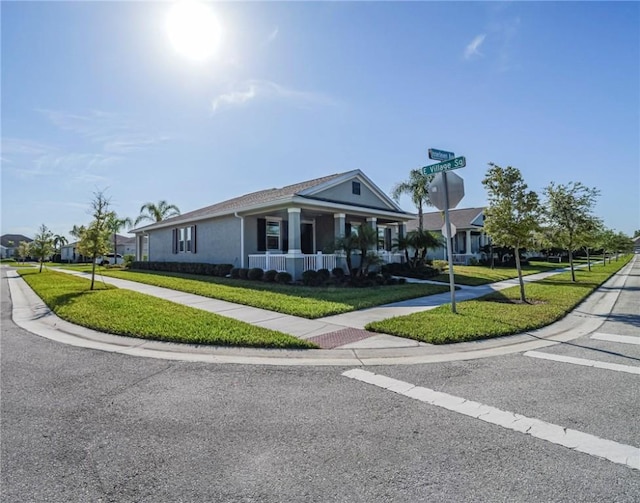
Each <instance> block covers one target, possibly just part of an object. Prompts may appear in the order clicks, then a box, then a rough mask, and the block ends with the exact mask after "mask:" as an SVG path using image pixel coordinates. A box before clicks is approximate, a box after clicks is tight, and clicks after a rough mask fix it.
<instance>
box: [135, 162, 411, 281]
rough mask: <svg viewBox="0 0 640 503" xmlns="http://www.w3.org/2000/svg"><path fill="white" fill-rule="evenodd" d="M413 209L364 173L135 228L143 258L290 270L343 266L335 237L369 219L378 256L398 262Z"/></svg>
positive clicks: (319, 180)
mask: <svg viewBox="0 0 640 503" xmlns="http://www.w3.org/2000/svg"><path fill="white" fill-rule="evenodd" d="M414 218H415V215H414V214H412V213H408V212H406V211H403V210H402V209H401V208H400V207H399V206H398V205H397V204H396V203H395V202H394V201H393V200H392V199H391V198H390V197H389V196H387V195H386V194H385V193H384V192H383V191H382V190H381V189H380V188H379V187H377V186H376V185H375V184H374V183H373V182H372V181H371V180H370V179H369V178H368V177H367V176H366V175H365V174H364V173H363V172H362V171H360V170H354V171H349V172H346V173H337V174H333V175H329V176H325V177H322V178H316V179H313V180H308V181H305V182H300V183H296V184H293V185H288V186H286V187H282V188H274V189H267V190H261V191H258V192H253V193H251V194H245V195H243V196H240V197H236V198H233V199H229V200H227V201H223V202H220V203H217V204H214V205H212V206H207V207H205V208H201V209H198V210H194V211H191V212H188V213H184V214H182V215H179V216H176V217H173V218H169V219H167V220H163V221H161V222H156V223H153V224H151V225H147V226H144V227H139V228H136V229H133V230H132V231H131V232H133V233H134V234H135V236H136V240H137V246H136V250H138V252H137V254H136V260H142V258H143V257H142V252H141V250H142V249H143V247H142V243H143V241H144V240H147V246H148V251H147V254H148V260H150V261H159V262H201V263H213V264H222V263H225V264H232V265H234V266H235V267H248V268H252V267H260V268H261V269H264V270H269V269H275V270H278V271H287V272H289V273H291V274H292V276H293V277H294V279H297V278H299V277H300V276H301V274H302V272H303V271H305V270H309V269H314V270H318V269H323V268H324V269H333V268H334V267H343V268H345V267H344V257H343V256H342V255H341V254H340V253H339V252H334V251H333V247H334V246H333V245H334V243H335V241H336V239H337V238H339V237H343V236H345V235H348V234H349V233H352V232H355V231H356V230H357V228H358V226H361V225H368V226H371V227H373V228H374V229H376V230H377V232H378V246H377V250H376V252H377V253H378V254H379V255H380V257H381V258H382V260H383V261H386V262H391V261H401V260H402V255H401V254H399V253H394V252H393V251H392V242H393V240H394V239H395V238H397V237H398V236H399V235H404V234H405V233H406V223H407V222H409V221H411V220H412V219H414Z"/></svg>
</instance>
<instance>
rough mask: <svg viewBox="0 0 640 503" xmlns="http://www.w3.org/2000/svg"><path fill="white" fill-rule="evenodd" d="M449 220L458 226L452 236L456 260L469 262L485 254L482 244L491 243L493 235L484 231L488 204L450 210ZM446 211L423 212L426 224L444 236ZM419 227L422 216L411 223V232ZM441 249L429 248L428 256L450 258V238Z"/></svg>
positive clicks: (425, 227) (436, 233) (433, 231)
mask: <svg viewBox="0 0 640 503" xmlns="http://www.w3.org/2000/svg"><path fill="white" fill-rule="evenodd" d="M449 220H450V221H451V223H452V224H453V226H454V227H455V231H456V232H455V233H454V236H453V240H452V243H451V244H452V258H453V263H454V264H469V261H470V260H471V259H475V260H479V259H480V258H482V257H483V255H482V251H481V249H482V247H483V246H485V245H487V244H489V237H488V236H487V235H486V234H485V233H484V230H483V227H484V208H462V209H459V210H449ZM443 226H444V212H443V211H434V212H432V213H425V214H424V215H423V228H424V230H426V231H429V232H431V233H433V234H435V235H437V236H439V237H441V238H442V227H443ZM417 228H418V220H417V219H416V220H412V221H411V222H409V223H408V224H407V232H410V231H413V230H416V229H417ZM442 243H443V245H442V246H441V247H439V248H437V249H432V250H429V251H428V253H427V258H428V259H440V260H447V247H446V241H445V240H444V238H443V239H442Z"/></svg>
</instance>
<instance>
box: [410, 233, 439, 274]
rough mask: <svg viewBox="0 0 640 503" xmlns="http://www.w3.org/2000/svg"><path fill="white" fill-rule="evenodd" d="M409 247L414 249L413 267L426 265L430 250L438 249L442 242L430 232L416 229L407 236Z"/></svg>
mask: <svg viewBox="0 0 640 503" xmlns="http://www.w3.org/2000/svg"><path fill="white" fill-rule="evenodd" d="M407 241H408V242H409V245H410V246H411V247H412V248H413V249H414V254H413V267H418V266H421V265H423V264H424V260H425V258H426V257H427V251H428V250H429V248H438V247H439V246H442V242H441V241H440V240H439V239H438V238H437V237H436V236H434V235H433V234H431V233H430V232H429V231H425V230H421V229H416V230H415V231H411V232H410V233H409V234H408V235H407Z"/></svg>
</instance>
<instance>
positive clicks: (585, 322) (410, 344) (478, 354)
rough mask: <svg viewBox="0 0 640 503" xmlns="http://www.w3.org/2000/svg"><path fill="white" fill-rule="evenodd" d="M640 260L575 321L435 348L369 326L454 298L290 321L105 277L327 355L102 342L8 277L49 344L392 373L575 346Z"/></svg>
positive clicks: (467, 295) (19, 319) (472, 292)
mask: <svg viewBox="0 0 640 503" xmlns="http://www.w3.org/2000/svg"><path fill="white" fill-rule="evenodd" d="M636 259H637V257H634V259H633V260H632V261H631V262H630V263H629V264H628V265H627V266H625V267H624V268H623V269H622V270H621V271H620V272H619V273H618V274H616V275H614V276H613V277H612V278H611V279H610V280H609V281H607V282H606V283H605V285H603V287H601V288H600V289H598V290H597V291H596V292H594V293H593V294H592V295H591V296H590V297H589V298H588V299H587V300H586V301H584V302H583V303H582V304H581V305H579V306H578V307H577V308H576V309H575V310H574V311H573V312H572V313H571V314H570V315H568V316H567V317H565V318H563V319H562V320H560V321H559V322H557V323H554V324H553V325H550V326H548V327H545V328H543V329H540V330H536V331H532V332H528V333H525V334H519V335H513V336H508V337H500V338H495V339H488V340H484V341H475V342H468V343H459V344H450V345H444V346H442V345H440V346H434V345H430V344H426V343H421V342H417V341H413V340H409V339H404V338H400V337H394V336H390V335H384V334H374V333H372V332H367V331H366V330H364V329H363V327H364V326H365V325H366V323H369V322H371V321H375V320H381V319H385V318H389V317H392V316H400V315H404V314H410V313H414V312H418V311H424V310H426V309H432V308H434V307H437V306H439V305H442V304H443V303H448V302H449V301H450V294H449V293H448V292H447V293H445V294H438V295H432V296H428V297H421V298H418V299H412V300H408V301H403V302H397V303H393V304H388V305H385V306H379V307H375V308H370V309H364V310H361V311H355V312H351V313H345V314H341V315H336V316H330V317H326V318H320V319H316V320H308V319H305V318H299V317H296V316H290V315H284V314H280V313H275V312H272V311H267V310H264V309H258V308H253V307H248V306H242V305H238V304H233V303H230V302H225V301H220V300H215V299H210V298H207V297H202V296H199V295H193V294H188V293H183V292H177V291H175V290H170V289H166V288H160V287H155V286H150V285H145V284H141V283H136V282H132V281H127V280H121V279H116V278H109V277H103V278H102V277H101V279H100V280H104V282H105V283H109V284H113V285H114V286H117V287H118V288H125V289H130V290H134V291H137V292H140V293H144V294H146V295H152V296H155V297H159V298H162V299H165V300H169V301H171V302H176V303H179V304H184V305H186V306H190V307H193V308H197V309H203V310H206V311H209V312H212V313H216V314H220V315H222V316H227V317H230V318H234V319H237V320H241V321H245V322H248V323H251V324H255V325H258V326H262V327H265V328H270V329H273V330H278V331H281V332H284V333H288V334H291V335H294V336H296V337H300V338H303V339H307V340H311V341H314V342H316V343H318V344H319V345H320V347H323V348H328V349H320V350H277V349H251V348H231V347H213V346H200V345H189V344H173V343H166V342H159V341H147V340H141V339H134V338H129V337H121V336H114V335H109V334H102V333H99V332H96V331H93V330H89V329H85V328H83V327H78V326H76V325H72V324H70V323H68V322H65V321H63V320H60V319H59V318H58V317H57V316H55V315H54V314H53V313H51V312H50V311H49V309H48V308H47V307H46V306H45V305H44V303H43V302H42V301H41V299H40V298H39V297H38V296H37V295H36V294H35V293H34V292H33V291H32V290H31V289H30V288H29V287H28V286H27V284H26V283H25V282H24V281H23V280H22V279H21V278H20V277H19V276H18V275H17V273H16V272H15V271H11V270H8V271H7V276H8V281H9V286H10V290H11V297H12V301H13V318H14V321H15V322H16V324H18V325H19V326H21V327H22V328H25V329H26V330H29V331H30V332H33V333H35V334H37V335H41V336H43V337H48V338H50V339H54V340H57V341H59V342H64V343H67V344H73V345H76V346H82V347H87V348H93V349H100V350H105V351H115V352H122V353H126V354H131V355H136V356H146V357H154V358H165V359H172V360H188V361H208V362H220V363H222V362H227V363H254V364H270V365H350V366H352V365H387V364H411V363H426V362H436V361H450V360H461V359H472V358H482V357H488V356H495V355H499V354H508V353H513V352H517V351H528V350H532V349H538V348H541V347H545V346H549V345H552V344H556V343H557V342H563V341H568V340H571V339H574V338H577V337H580V336H582V335H585V334H588V333H590V332H592V331H595V330H596V329H597V328H598V327H599V326H600V325H601V324H602V323H603V322H604V321H605V319H606V316H607V315H608V314H609V312H610V311H611V308H612V307H613V305H614V303H615V301H616V299H617V297H618V294H619V292H620V289H621V288H622V286H623V285H624V281H625V279H626V275H627V274H628V273H629V271H630V270H631V268H632V267H633V264H635V262H636ZM59 270H60V271H61V272H65V273H68V274H75V275H80V276H86V273H81V272H78V271H69V270H65V269H59ZM560 271H561V270H556V271H550V272H545V273H539V274H533V275H530V276H527V277H525V281H527V282H530V281H536V280H539V279H543V278H545V277H548V276H551V275H553V274H557V273H558V272H560ZM517 282H518V281H517V278H516V279H512V280H507V281H501V282H498V283H494V284H491V285H483V286H479V287H462V288H461V289H460V290H458V291H457V292H456V300H457V301H463V300H468V299H473V298H477V297H480V296H482V295H486V294H487V293H491V292H492V291H499V290H502V289H504V288H508V287H510V286H513V285H515V284H517Z"/></svg>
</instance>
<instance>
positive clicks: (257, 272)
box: [247, 267, 264, 281]
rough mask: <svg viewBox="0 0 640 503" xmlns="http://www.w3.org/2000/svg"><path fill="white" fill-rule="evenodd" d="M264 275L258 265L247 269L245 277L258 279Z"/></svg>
mask: <svg viewBox="0 0 640 503" xmlns="http://www.w3.org/2000/svg"><path fill="white" fill-rule="evenodd" d="M263 276H264V271H263V270H262V269H260V268H259V267H254V268H253V269H249V272H248V273H247V278H249V279H250V280H253V281H260V280H261V279H262V277H263Z"/></svg>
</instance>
